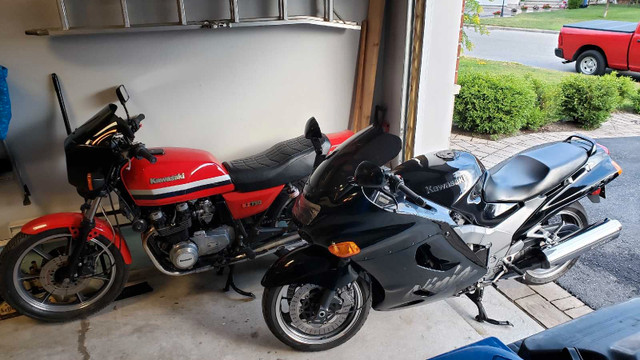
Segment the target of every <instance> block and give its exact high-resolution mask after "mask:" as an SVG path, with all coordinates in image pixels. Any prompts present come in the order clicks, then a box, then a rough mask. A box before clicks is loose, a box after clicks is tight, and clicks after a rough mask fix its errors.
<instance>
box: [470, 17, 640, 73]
mask: <svg viewBox="0 0 640 360" xmlns="http://www.w3.org/2000/svg"><path fill="white" fill-rule="evenodd" d="M465 31H466V32H467V34H468V35H469V39H471V41H472V42H473V44H474V47H473V50H471V51H468V50H467V51H465V53H464V54H463V55H466V56H471V57H476V58H480V59H488V60H496V61H512V62H518V63H521V64H524V65H529V66H534V67H539V68H544V69H550V70H558V71H566V72H575V70H576V69H575V63H574V62H572V63H568V64H563V63H562V61H563V60H562V59H560V58H558V57H556V55H555V54H554V49H555V48H556V47H558V35H557V34H548V33H539V32H531V31H514V30H496V29H492V30H489V34H488V35H481V34H479V33H476V32H475V31H473V30H472V29H470V28H465ZM620 74H624V75H628V76H632V77H634V78H635V79H636V80H639V79H640V76H639V74H638V73H629V72H624V71H622V72H620Z"/></svg>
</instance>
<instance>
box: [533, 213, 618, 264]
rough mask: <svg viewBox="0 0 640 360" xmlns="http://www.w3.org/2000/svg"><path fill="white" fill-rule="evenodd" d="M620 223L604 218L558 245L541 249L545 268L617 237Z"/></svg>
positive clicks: (563, 261)
mask: <svg viewBox="0 0 640 360" xmlns="http://www.w3.org/2000/svg"><path fill="white" fill-rule="evenodd" d="M621 230H622V224H620V221H618V220H611V219H604V220H603V221H601V222H599V223H596V224H593V225H591V226H589V227H587V228H585V229H583V230H580V231H578V232H577V233H575V234H573V235H571V237H569V238H568V239H566V240H564V241H563V242H561V243H560V244H558V245H555V246H551V247H549V248H546V249H544V250H542V252H543V253H544V256H545V259H546V262H545V264H544V265H545V266H544V267H545V268H550V267H552V266H555V265H560V264H564V263H565V262H567V261H569V260H572V259H575V258H577V257H578V256H580V255H582V254H584V253H585V252H587V251H589V250H591V249H592V248H594V247H596V246H598V245H601V244H604V243H606V242H608V241H611V240H613V239H616V238H618V236H619V235H620V231H621Z"/></svg>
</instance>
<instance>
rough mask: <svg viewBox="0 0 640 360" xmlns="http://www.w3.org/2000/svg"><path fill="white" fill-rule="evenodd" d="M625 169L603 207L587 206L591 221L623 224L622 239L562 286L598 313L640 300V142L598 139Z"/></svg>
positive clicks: (587, 258) (594, 254) (590, 256)
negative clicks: (634, 298)
mask: <svg viewBox="0 0 640 360" xmlns="http://www.w3.org/2000/svg"><path fill="white" fill-rule="evenodd" d="M598 142H599V143H601V144H602V145H604V146H606V147H608V148H609V150H610V151H611V157H612V158H613V159H614V160H615V161H617V162H618V164H620V166H622V169H623V173H622V175H621V176H620V177H619V178H617V179H616V180H614V181H613V182H611V183H610V184H609V185H607V188H606V190H607V192H606V193H607V198H606V199H603V200H602V201H601V202H600V203H599V204H594V203H591V202H590V201H588V200H586V201H582V204H583V205H584V206H585V208H586V209H587V213H588V216H589V221H590V222H594V221H596V220H600V219H604V218H605V217H610V218H613V219H618V220H620V222H621V223H622V234H621V235H620V237H619V238H618V239H617V240H615V241H612V242H610V243H608V244H605V245H604V246H601V247H597V248H595V249H594V250H592V251H590V252H588V253H587V254H585V255H583V256H582V257H580V261H578V263H577V264H576V266H574V267H573V268H572V269H571V270H569V272H568V273H567V274H566V275H565V276H563V277H561V278H560V279H559V280H558V284H560V286H562V287H563V288H565V289H567V290H569V292H571V293H573V294H574V295H576V296H577V297H578V298H580V299H581V300H582V301H584V302H585V303H587V304H588V305H590V306H591V307H592V308H594V309H598V308H601V307H603V306H607V305H611V304H616V303H619V302H622V301H625V300H627V299H630V298H632V297H636V296H640V238H639V237H638V234H640V194H638V189H640V137H626V138H609V139H598Z"/></svg>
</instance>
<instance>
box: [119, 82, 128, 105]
mask: <svg viewBox="0 0 640 360" xmlns="http://www.w3.org/2000/svg"><path fill="white" fill-rule="evenodd" d="M116 95H118V100H120V103H121V104H122V105H124V103H126V102H127V101H129V93H128V92H127V88H126V87H124V85H120V86H118V88H117V89H116Z"/></svg>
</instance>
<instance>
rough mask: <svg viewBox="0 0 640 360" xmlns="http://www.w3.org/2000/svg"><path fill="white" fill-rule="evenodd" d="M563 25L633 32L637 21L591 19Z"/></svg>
mask: <svg viewBox="0 0 640 360" xmlns="http://www.w3.org/2000/svg"><path fill="white" fill-rule="evenodd" d="M564 27H568V28H575V29H586V30H599V31H613V32H620V33H628V34H633V33H634V32H635V31H636V28H637V27H638V23H634V22H627V21H613V20H591V21H583V22H579V23H573V24H566V25H564Z"/></svg>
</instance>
